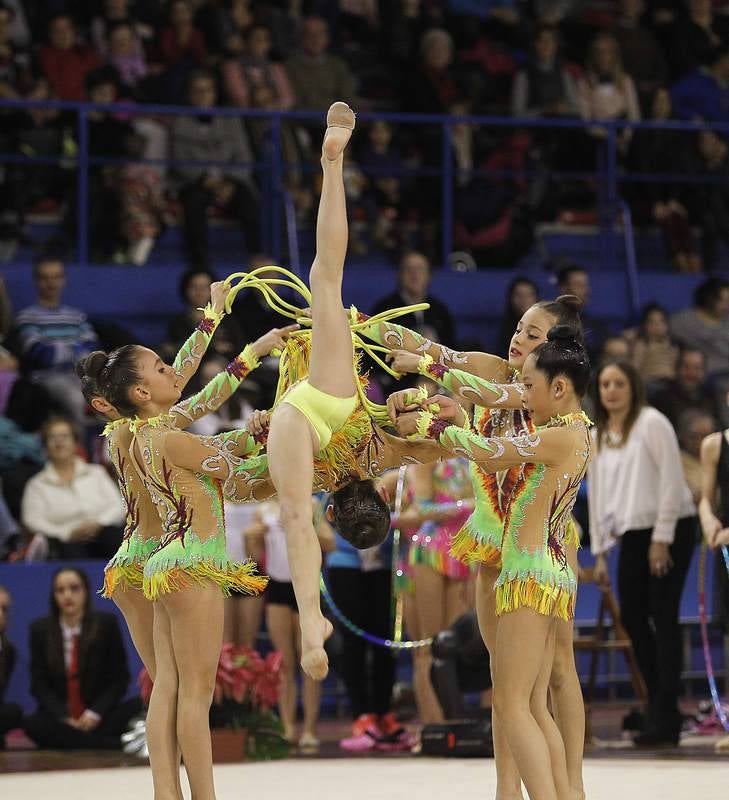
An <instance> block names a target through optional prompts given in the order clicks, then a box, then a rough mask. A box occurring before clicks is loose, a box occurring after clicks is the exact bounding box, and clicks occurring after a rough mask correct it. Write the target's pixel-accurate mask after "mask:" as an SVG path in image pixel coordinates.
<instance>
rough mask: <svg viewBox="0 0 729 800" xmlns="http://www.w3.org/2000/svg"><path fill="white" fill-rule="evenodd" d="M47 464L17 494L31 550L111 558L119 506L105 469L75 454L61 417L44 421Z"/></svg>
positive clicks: (119, 518)
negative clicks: (30, 541)
mask: <svg viewBox="0 0 729 800" xmlns="http://www.w3.org/2000/svg"><path fill="white" fill-rule="evenodd" d="M41 439H42V441H43V444H44V445H45V448H46V453H47V455H48V463H47V464H46V466H45V467H44V468H43V469H42V470H41V471H40V472H39V473H38V474H37V475H35V476H34V477H32V478H31V479H30V480H29V481H28V483H27V485H26V487H25V492H24V493H23V502H22V507H21V514H20V515H21V520H22V523H23V525H24V527H25V528H27V529H28V531H30V533H32V534H33V535H34V537H35V542H34V545H33V551H34V552H37V554H38V555H39V556H41V555H43V554H44V553H47V554H49V555H50V556H51V557H56V558H111V556H112V555H113V554H114V553H115V552H116V549H117V547H119V544H120V542H121V536H122V523H123V521H124V507H123V505H122V501H121V498H120V496H119V490H118V488H117V486H116V484H115V483H114V481H113V480H112V479H111V478H110V477H109V474H108V473H107V472H106V470H105V469H104V468H103V467H102V466H100V465H98V464H87V463H86V462H85V461H83V460H82V459H81V458H79V456H78V455H77V447H78V435H77V433H76V431H75V430H74V427H73V425H72V424H71V423H70V422H69V421H68V420H66V419H63V418H62V417H54V418H51V419H49V420H48V422H46V423H45V425H44V426H43V428H42V430H41Z"/></svg>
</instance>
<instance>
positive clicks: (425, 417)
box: [415, 411, 574, 472]
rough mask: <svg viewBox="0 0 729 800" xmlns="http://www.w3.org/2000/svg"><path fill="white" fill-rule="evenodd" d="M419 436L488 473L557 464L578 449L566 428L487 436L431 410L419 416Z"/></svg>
mask: <svg viewBox="0 0 729 800" xmlns="http://www.w3.org/2000/svg"><path fill="white" fill-rule="evenodd" d="M415 436H417V437H421V438H424V437H428V438H430V439H435V440H436V441H438V442H439V443H440V444H441V445H442V446H443V447H444V448H445V449H446V450H448V451H449V452H451V453H453V455H456V456H463V457H464V458H467V459H468V460H469V461H476V462H478V464H479V465H480V466H481V468H482V469H483V470H484V471H486V472H500V471H501V470H504V469H509V468H510V467H514V466H517V465H518V464H556V463H559V462H560V461H562V460H563V459H564V458H565V457H566V456H567V455H568V453H569V451H570V448H571V447H573V446H574V438H573V437H572V436H571V435H567V436H566V435H565V430H564V429H563V428H547V429H543V430H537V431H534V432H533V433H525V434H522V435H520V436H513V437H493V438H492V437H486V436H479V435H478V434H476V433H474V432H472V431H470V430H465V429H464V428H460V427H458V426H457V425H452V424H450V423H448V422H447V421H445V420H440V419H438V418H437V417H436V416H435V415H434V414H432V413H431V412H428V411H421V412H419V414H418V428H417V432H416V434H415Z"/></svg>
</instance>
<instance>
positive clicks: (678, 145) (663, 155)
mask: <svg viewBox="0 0 729 800" xmlns="http://www.w3.org/2000/svg"><path fill="white" fill-rule="evenodd" d="M671 116H672V105H671V95H670V93H669V92H668V90H667V89H663V88H661V89H658V90H657V91H656V92H655V94H654V96H653V101H652V104H651V121H652V122H656V123H661V122H665V121H667V120H670V119H671ZM689 137H691V140H693V136H691V134H687V133H685V132H684V131H674V130H667V129H658V130H656V129H645V128H643V129H641V130H638V131H636V134H635V136H634V137H633V141H632V142H631V145H630V153H629V158H628V166H629V168H630V169H631V171H635V172H640V173H654V174H657V173H671V172H673V173H675V172H682V171H688V168H689V159H690V156H687V152H690V147H691V141H690V140H689ZM626 188H627V187H626ZM687 197H690V194H689V193H687V190H686V187H685V185H682V184H681V183H680V182H676V183H669V182H666V181H661V182H659V183H655V184H651V183H643V184H635V185H633V186H632V187H630V188H629V199H630V203H631V210H632V212H633V217H634V219H635V221H636V223H637V224H639V225H641V224H650V223H652V222H655V223H657V224H658V225H659V226H660V228H661V232H662V233H663V239H664V242H665V246H666V250H667V252H668V255H669V257H670V258H671V260H672V262H673V265H674V266H675V268H676V269H677V270H678V271H679V272H700V271H701V266H702V264H701V258H700V256H699V254H698V253H697V252H696V244H695V242H694V236H693V233H692V232H691V227H690V224H689V213H688V210H687V208H686V199H687Z"/></svg>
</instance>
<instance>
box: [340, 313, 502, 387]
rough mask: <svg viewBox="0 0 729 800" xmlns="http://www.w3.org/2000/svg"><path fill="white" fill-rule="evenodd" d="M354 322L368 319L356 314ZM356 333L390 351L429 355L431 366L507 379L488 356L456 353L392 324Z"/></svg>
mask: <svg viewBox="0 0 729 800" xmlns="http://www.w3.org/2000/svg"><path fill="white" fill-rule="evenodd" d="M355 315H356V321H357V322H358V323H366V322H367V320H368V319H369V317H368V316H367V315H366V314H363V313H362V312H361V311H359V312H358V311H356V309H355ZM357 331H358V333H360V334H361V335H362V336H366V337H367V338H368V339H370V340H372V341H373V342H376V343H377V344H379V345H382V346H383V347H387V348H389V349H390V350H407V351H408V352H409V353H419V354H421V355H429V356H430V357H431V359H432V360H433V362H434V363H436V364H440V365H442V366H447V367H457V368H459V369H462V370H464V371H465V372H470V373H473V374H474V375H479V376H481V377H483V378H486V379H490V380H496V381H506V380H507V378H508V377H509V365H508V363H507V362H506V361H504V359H503V358H498V356H492V355H490V354H489V353H479V352H458V351H456V350H452V349H451V348H450V347H446V346H445V345H442V344H436V343H435V342H432V341H431V340H430V339H426V338H425V337H424V336H421V335H420V334H419V333H417V332H416V331H413V330H410V328H406V327H405V326H404V325H398V324H397V323H395V322H377V321H375V322H373V323H372V325H367V324H365V325H364V326H359V327H358V328H357Z"/></svg>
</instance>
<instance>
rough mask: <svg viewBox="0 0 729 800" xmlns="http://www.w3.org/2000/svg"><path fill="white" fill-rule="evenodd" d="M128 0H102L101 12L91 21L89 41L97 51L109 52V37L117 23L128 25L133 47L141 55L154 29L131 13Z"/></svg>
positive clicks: (104, 53) (106, 54)
mask: <svg viewBox="0 0 729 800" xmlns="http://www.w3.org/2000/svg"><path fill="white" fill-rule="evenodd" d="M130 5H132V4H131V3H130V1H129V0H104V2H103V9H102V10H101V13H100V14H98V15H97V16H95V17H94V18H93V19H92V21H91V27H90V31H91V42H92V44H93V45H94V48H95V49H96V52H97V53H100V54H101V55H102V56H108V54H109V37H110V33H111V31H112V29H113V28H114V26H115V25H117V24H119V23H124V24H126V25H129V27H130V28H131V32H132V37H133V40H134V49H135V50H136V51H137V52H138V53H139V54H140V55H142V56H143V54H144V44H145V43H146V42H147V41H148V40H149V39H151V37H152V35H153V33H154V31H153V30H152V28H151V27H150V26H149V25H146V24H145V23H143V22H141V21H140V20H139V19H137V18H136V17H135V16H134V15H133V14H132V9H131V8H130Z"/></svg>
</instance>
